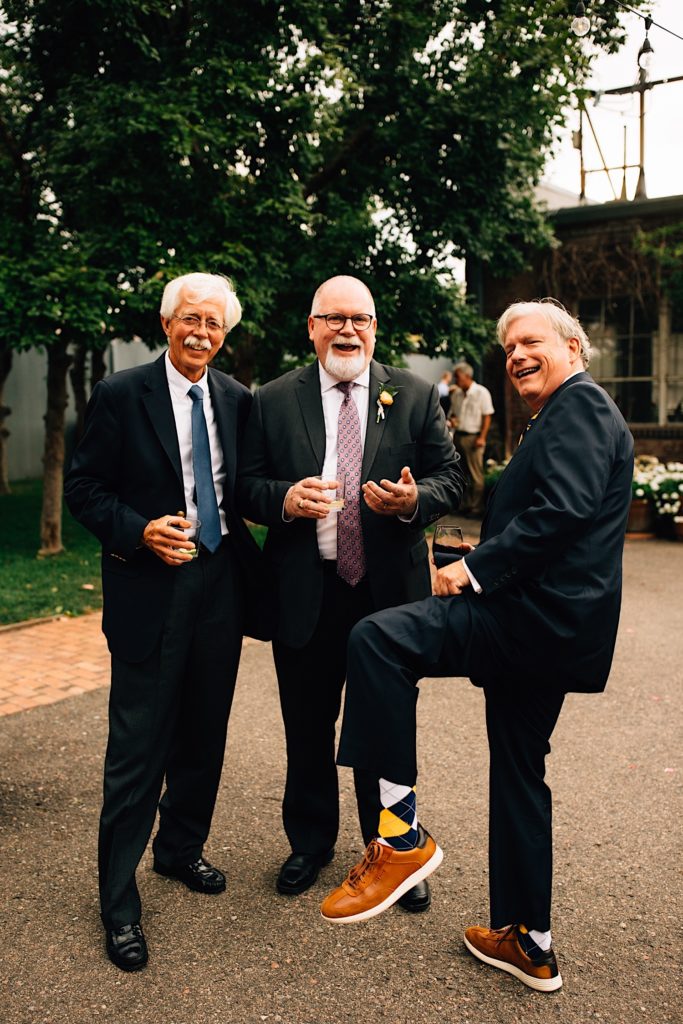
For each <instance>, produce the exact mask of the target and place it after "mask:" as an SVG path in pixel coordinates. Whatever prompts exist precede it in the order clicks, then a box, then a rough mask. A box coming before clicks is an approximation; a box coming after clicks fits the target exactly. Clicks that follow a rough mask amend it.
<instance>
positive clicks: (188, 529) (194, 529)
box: [173, 516, 202, 558]
mask: <svg viewBox="0 0 683 1024" xmlns="http://www.w3.org/2000/svg"><path fill="white" fill-rule="evenodd" d="M182 522H184V523H189V526H181V525H180V523H174V524H173V525H174V526H175V528H176V529H177V530H182V531H183V533H184V534H185V536H186V537H187V542H188V547H186V548H178V551H182V552H183V554H185V555H192V557H193V558H196V557H197V555H198V554H199V529H200V527H201V525H202V524H201V520H199V519H189V518H188V517H187V516H183V517H182ZM191 544H194V547H190V545H191Z"/></svg>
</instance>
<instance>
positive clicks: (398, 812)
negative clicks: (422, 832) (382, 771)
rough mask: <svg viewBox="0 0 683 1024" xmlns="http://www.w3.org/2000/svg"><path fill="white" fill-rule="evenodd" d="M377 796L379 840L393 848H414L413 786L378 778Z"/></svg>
mask: <svg viewBox="0 0 683 1024" xmlns="http://www.w3.org/2000/svg"><path fill="white" fill-rule="evenodd" d="M379 797H380V801H381V803H382V811H381V814H380V816H379V842H380V843H383V844H384V846H393V848H394V849H395V850H414V849H415V847H416V846H417V812H416V810H415V787H414V786H412V787H411V786H401V785H400V784H399V783H396V782H389V780H388V779H380V780H379Z"/></svg>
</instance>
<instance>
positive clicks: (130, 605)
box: [64, 354, 267, 662]
mask: <svg viewBox="0 0 683 1024" xmlns="http://www.w3.org/2000/svg"><path fill="white" fill-rule="evenodd" d="M164 359H165V354H164V355H162V356H160V357H159V358H158V359H157V360H155V362H153V363H149V364H147V365H145V366H138V367H136V368H134V369H132V370H122V371H121V372H120V373H115V374H112V376H111V377H107V378H106V379H105V380H103V381H101V382H100V383H98V384H97V385H96V387H95V388H94V390H93V393H92V397H91V399H90V402H89V405H88V409H87V413H86V422H85V430H84V434H83V438H82V440H81V441H80V443H79V445H78V446H77V448H76V451H75V452H74V456H73V459H72V462H71V467H70V470H69V472H68V474H67V477H66V481H65V488H64V491H65V498H66V502H67V505H68V507H69V509H70V511H71V513H72V515H73V516H74V517H75V518H76V519H77V520H78V521H79V522H80V523H82V524H83V525H84V526H85V527H87V529H89V530H90V531H91V532H92V533H94V534H95V536H96V537H97V538H98V540H99V541H100V542H101V544H102V589H103V599H104V609H103V617H102V628H103V630H104V633H105V635H106V637H107V641H108V643H109V649H110V650H111V652H112V653H113V654H115V655H116V656H117V657H119V658H121V659H123V660H125V661H133V662H134V661H141V660H142V659H143V658H145V657H146V656H147V655H148V654H149V653H150V652H151V651H152V649H153V647H154V645H155V643H156V642H157V640H158V637H159V635H160V633H161V629H162V626H163V622H164V618H165V616H166V611H167V608H168V606H169V601H170V596H171V592H172V588H173V584H174V580H175V578H176V573H178V572H182V566H179V567H173V566H167V565H166V564H165V563H164V562H162V561H161V559H159V558H158V557H157V556H156V555H154V554H153V553H152V552H151V551H149V550H148V549H147V548H144V547H141V537H142V532H143V530H144V528H145V526H146V525H147V523H148V522H149V521H150V519H157V518H158V517H159V516H162V515H164V514H170V515H173V514H175V513H176V512H177V511H179V510H182V509H184V507H185V497H184V490H183V474H182V467H181V463H180V449H179V447H178V437H177V433H176V425H175V419H174V416H173V406H172V403H171V396H170V392H169V389H168V380H167V377H166V368H165V364H164ZM208 376H209V391H210V394H211V402H212V405H213V409H214V413H215V416H216V423H217V427H218V433H219V436H220V441H221V446H222V449H223V458H224V462H225V470H226V479H225V486H224V491H223V508H224V510H225V514H226V519H227V524H228V529H229V532H230V536H231V538H232V541H233V543H234V546H235V550H236V552H237V554H238V559H239V561H240V563H241V565H242V566H243V569H244V576H245V583H248V584H249V585H250V586H251V587H252V588H253V591H256V590H257V588H258V583H259V582H261V583H262V580H261V572H262V568H261V555H260V552H259V549H258V546H257V545H256V543H255V541H254V540H253V538H252V536H251V534H250V533H249V531H248V529H247V528H246V526H245V524H244V522H243V520H242V519H241V517H240V516H239V514H238V512H237V509H236V506H235V501H234V487H235V478H236V474H237V453H238V448H239V445H240V443H241V439H242V435H243V432H244V426H245V423H246V420H247V416H248V413H249V408H250V405H251V400H252V399H251V394H250V392H249V391H248V390H247V388H245V387H243V386H242V385H241V384H238V383H237V382H236V381H234V380H233V379H232V378H231V377H228V376H227V374H224V373H221V372H220V371H218V370H214V369H212V368H211V367H209V370H208ZM188 386H189V382H188ZM259 589H260V588H259ZM264 593H266V594H267V589H266V588H263V590H262V591H261V595H260V596H261V597H262V596H263V594H264ZM248 598H249V593H248V592H247V594H246V599H247V607H248V610H249V616H248V617H249V619H250V620H251V625H250V627H249V628H250V631H253V632H254V634H255V635H259V636H265V634H266V632H267V629H266V627H265V626H264V623H263V622H260V623H259V624H257V625H255V624H254V621H253V620H254V616H253V613H252V604H253V602H252V601H249V600H248ZM259 607H260V605H259Z"/></svg>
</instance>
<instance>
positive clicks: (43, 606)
mask: <svg viewBox="0 0 683 1024" xmlns="http://www.w3.org/2000/svg"><path fill="white" fill-rule="evenodd" d="M41 501H42V484H41V481H39V480H27V481H21V482H19V483H13V484H12V494H7V495H2V496H0V522H1V523H2V530H0V579H1V580H2V586H1V587H0V625H7V624H8V623H10V622H22V621H23V620H24V619H37V618H45V617H48V616H50V615H81V614H82V613H83V612H89V611H93V610H94V609H97V608H101V607H102V587H101V584H100V545H99V544H98V542H97V541H96V540H95V538H94V537H93V536H92V535H91V534H89V533H88V531H87V530H84V529H83V527H82V526H79V525H78V523H76V522H74V520H73V519H72V518H71V516H70V515H69V513H68V512H67V511H66V509H65V510H64V525H63V541H64V547H65V548H66V551H65V552H64V553H63V554H61V555H55V556H53V557H51V558H37V557H36V552H37V550H38V548H39V547H40V536H39V531H40V507H41Z"/></svg>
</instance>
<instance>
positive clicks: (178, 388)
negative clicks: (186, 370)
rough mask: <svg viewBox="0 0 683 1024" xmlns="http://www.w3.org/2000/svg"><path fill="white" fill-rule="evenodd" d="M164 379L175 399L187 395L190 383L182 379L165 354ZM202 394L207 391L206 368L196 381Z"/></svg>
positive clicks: (168, 356) (184, 378)
mask: <svg viewBox="0 0 683 1024" xmlns="http://www.w3.org/2000/svg"><path fill="white" fill-rule="evenodd" d="M166 379H167V380H168V386H169V388H170V389H171V391H172V392H173V394H174V395H176V396H177V397H182V396H183V395H187V393H188V391H189V390H190V388H191V387H192V383H193V382H192V381H191V380H188V379H187V377H184V376H183V374H182V373H180V371H179V370H176V368H175V366H174V365H173V363H172V362H171V357H170V355H169V354H168V351H167V352H166ZM196 383H197V384H199V386H200V388H201V389H202V391H203V392H204V393H206V392H207V391H208V390H209V379H208V375H207V370H206V367H205V368H204V373H203V375H202V376H201V377H200V378H199V380H198V381H196Z"/></svg>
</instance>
